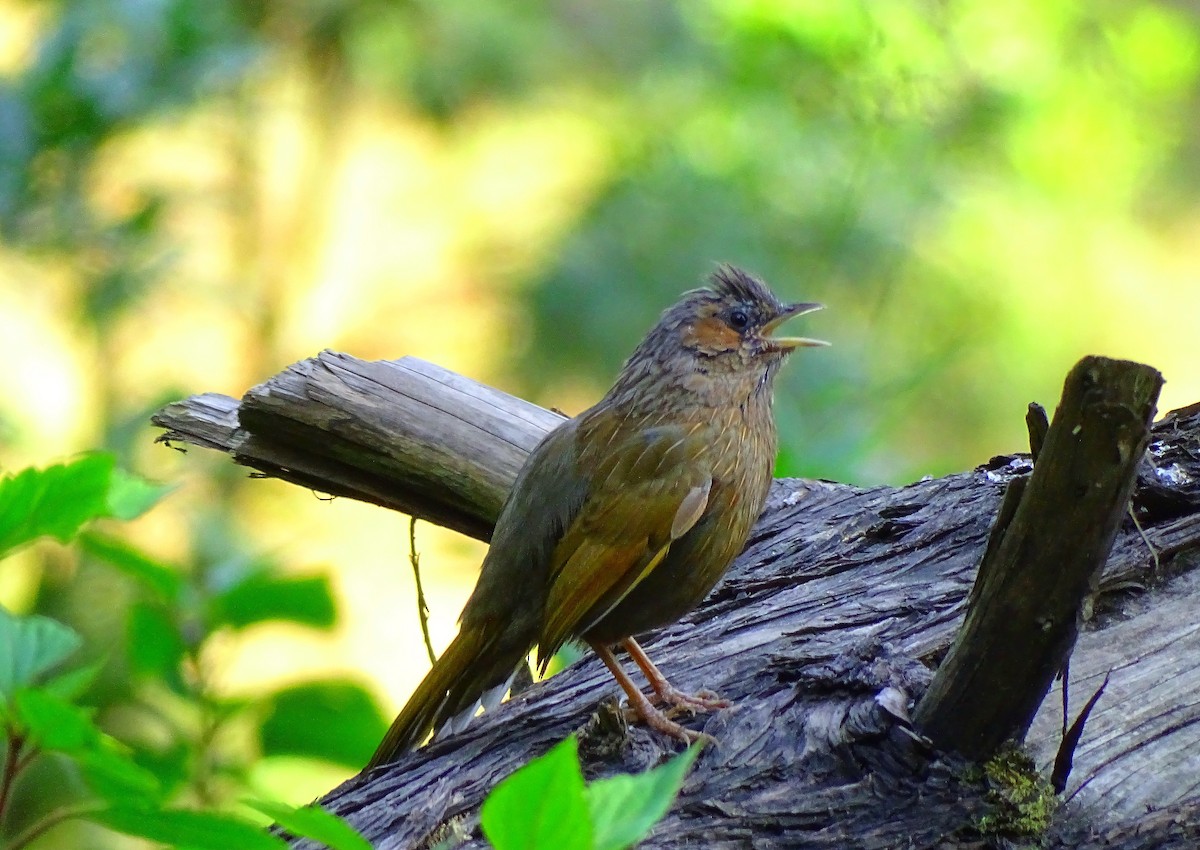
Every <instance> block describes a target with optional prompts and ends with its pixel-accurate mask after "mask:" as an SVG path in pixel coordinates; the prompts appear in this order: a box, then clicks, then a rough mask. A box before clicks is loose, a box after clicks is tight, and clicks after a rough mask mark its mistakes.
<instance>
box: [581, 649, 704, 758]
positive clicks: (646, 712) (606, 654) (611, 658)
mask: <svg viewBox="0 0 1200 850" xmlns="http://www.w3.org/2000/svg"><path fill="white" fill-rule="evenodd" d="M592 649H593V650H594V651H595V653H596V654H597V655H599V656H600V660H601V661H603V662H604V666H605V667H607V668H608V672H610V673H612V675H613V678H614V679H616V680H617V684H618V685H620V686H621V690H623V691H624V692H625V696H626V697H627V698H628V700H629V707H630V708H631V709H632V710H633V712H634V714H636V715H637V717H638V718H639V719H640V720H641V721H642V722H643V723H645V724H646V725H647V726H649V727H650V728H651V729H654V730H655V731H658V732H662V733H663V734H664V735H670V736H671V737H672V738H678V739H679V740H681V741H683V742H684V743H686V744H690V743H692V742H693V741H698V740H702V739H703V740H711V736H709V735H705V734H704V733H703V732H693V731H692V730H691V729H685V728H684V727H682V726H680V725H679V724H678V723H676V722H675V721H674V720H672V719H671V718H669V717H667V715H665V714H663V713H662V712H661V711H659V710H658V709H657V708H655V707H654V706H653V705H651V704H650V700H649V698H648V697H647V696H646V695H645V694H644V693H642V691H641V689H640V688H638V686H637V685H636V684H635V683H634V681H633V679H630V678H629V674H628V673H626V672H625V670H624V669H623V668H622V667H621V664H620V662H618V661H617V658H616V656H615V655H613V653H612V650H611V649H609V648H608V647H607V646H605V645H604V644H602V643H593V644H592Z"/></svg>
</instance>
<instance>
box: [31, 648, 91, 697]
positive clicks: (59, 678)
mask: <svg viewBox="0 0 1200 850" xmlns="http://www.w3.org/2000/svg"><path fill="white" fill-rule="evenodd" d="M103 669H104V659H103V658H97V659H96V660H95V661H92V662H90V663H88V664H84V665H83V666H82V667H74V668H72V669H70V670H64V671H63V672H61V673H56V674H55V675H53V676H48V677H47V678H46V680H45V681H44V682H42V684H41V686H40V687H41V689H42V690H44V691H45V692H46V693H50V694H54V695H55V696H57V697H61V698H62V699H65V700H68V701H70V702H74V701H76V700H77V699H78V698H79V696H80V694H82V693H83V692H84V691H86V690H87V689H88V688H89V687H90V686H91V684H92V682H94V681H95V680H96V677H97V676H99V675H100V671H101V670H103Z"/></svg>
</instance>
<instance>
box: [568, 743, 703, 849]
mask: <svg viewBox="0 0 1200 850" xmlns="http://www.w3.org/2000/svg"><path fill="white" fill-rule="evenodd" d="M698 755H700V745H699V744H693V745H692V746H690V747H688V748H687V749H686V750H684V751H683V752H682V753H680V754H679V755H677V756H675V757H674V758H672V759H671V760H670V761H668V762H667V763H666V764H662V765H659V766H658V767H656V768H653V769H651V770H647V771H646V772H645V773H639V774H634V775H630V774H623V775H620V776H612V777H609V778H608V779H599V780H597V781H595V782H593V783H592V784H591V785H589V786H588V787H587V791H586V792H585V796H586V798H587V804H588V811H589V812H590V813H591V821H592V826H593V829H594V830H595V850H624V848H626V847H632V846H633V845H634V844H636V843H637V842H639V841H641V840H642V839H643V838H645V837H646V834H647V833H648V832H649V831H650V828H651V827H653V826H654V824H656V823H658V822H659V821H660V820H662V818H663V816H664V815H665V814H666V813H667V811H668V810H669V809H670V808H671V803H672V802H673V801H674V800H675V795H676V794H678V793H679V788H680V786H681V785H682V784H683V778H684V777H685V776H686V775H687V772H688V769H689V768H690V767H691V766H692V764H693V763H694V762H695V761H696V757H697V756H698Z"/></svg>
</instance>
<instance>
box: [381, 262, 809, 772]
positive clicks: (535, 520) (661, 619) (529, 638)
mask: <svg viewBox="0 0 1200 850" xmlns="http://www.w3.org/2000/svg"><path fill="white" fill-rule="evenodd" d="M822 307H823V305H821V304H817V303H812V302H801V303H794V304H785V303H783V302H781V301H780V300H779V299H778V298H777V297H776V296H775V295H774V293H772V291H771V290H770V289H769V288H768V287H767V285H766V284H765V283H764V282H763V281H761V280H760V279H759V278H757V277H755V276H753V275H752V274H750V273H748V272H746V271H744V270H743V269H740V268H737V267H734V266H730V265H720V266H718V267H717V268H716V269H715V271H714V272H713V273H712V274H711V275H710V277H709V280H708V282H707V286H704V287H702V288H699V289H694V290H691V291H689V292H686V293H684V294H683V295H682V296H681V298H680V299H679V301H678V302H677V303H675V304H674V305H673V306H671V307H669V308H668V309H667V310H666V311H665V312H664V313H663V314H662V315H661V317H660V318H659V320H658V322H657V323H656V324H655V325H654V327H653V328H652V329H651V330H650V331H649V333H648V334H647V335H646V337H645V338H644V339H643V340H642V342H641V343H640V344H639V345H638V346H637V348H636V349H635V350H634V352H633V354H632V355H631V356H630V357H629V359H628V360H627V361H626V363H625V365H624V366H623V368H622V369H621V371H620V373H619V375H618V376H617V379H616V381H615V383H614V384H613V386H612V388H611V389H610V390H609V391H608V392H607V393H606V394H605V395H604V397H603V398H602V399H601V400H600V401H599V402H597V403H596V404H595V405H594V406H592V407H591V408H589V409H587V410H585V411H584V412H583V413H581V414H579V415H578V416H576V417H574V418H572V419H568V420H565V421H564V422H563V423H562V424H561V425H559V426H557V427H556V428H554V429H553V430H552V431H551V432H550V433H549V434H547V436H546V437H545V438H544V439H543V440H542V441H541V442H540V443H539V444H538V445H537V447H536V448H534V450H533V451H532V452H531V453H530V455H529V457H528V458H527V459H526V461H525V463H524V464H523V466H522V467H521V469H520V471H519V472H518V474H517V478H516V481H515V483H514V484H513V487H512V489H511V491H510V492H509V494H508V497H507V499H506V500H505V503H504V505H503V507H502V509H501V511H500V515H499V517H498V519H497V521H496V526H495V530H494V532H493V535H492V540H491V545H490V548H489V550H488V552H487V554H486V556H485V557H484V560H483V564H482V566H481V568H480V574H479V579H478V582H477V584H476V586H475V589H474V591H473V592H472V594H471V596H470V597H469V598H468V600H467V603H466V605H465V606H464V608H463V611H462V614H461V616H460V618H459V631H458V635H457V636H456V637H455V638H454V640H453V641H452V642H451V643H450V645H449V646H448V647H447V648H446V650H445V651H444V652H443V654H442V655H441V656H440V657H439V658H438V660H437V661H436V662H435V663H434V665H433V667H432V668H431V669H430V671H429V673H428V674H427V675H426V676H425V678H424V680H423V681H422V682H421V683H420V684H419V685H418V686H417V689H416V690H415V691H414V692H413V694H412V696H411V697H410V698H409V700H408V702H407V703H406V704H405V705H404V707H403V708H402V709H401V711H400V713H399V715H398V716H397V717H396V719H395V721H394V722H393V723H392V725H391V727H390V728H389V729H388V731H387V734H386V735H385V737H384V739H383V741H382V742H381V743H380V744H379V747H378V749H377V750H376V752H375V754H374V756H372V758H371V761H370V762H369V763H368V765H367V769H370V768H374V767H378V766H381V765H384V764H387V763H389V762H392V761H395V760H396V759H397V758H398V757H399V756H400V755H402V754H403V753H406V752H409V751H411V750H413V749H415V748H416V747H418V746H419V745H421V744H422V742H424V741H425V740H426V739H427V738H428V737H429V736H430V735H431V734H434V736H435V738H441V737H443V736H444V735H446V734H451V733H457V732H459V731H461V730H462V729H464V728H465V727H466V724H467V723H468V722H469V721H470V720H471V718H472V717H473V716H474V715H475V714H476V713H477V711H478V710H479V708H480V707H482V708H483V709H484V710H485V711H490V710H491V709H492V708H494V707H495V706H496V705H497V704H498V703H499V702H500V701H501V700H502V699H503V697H504V694H505V693H506V692H507V691H508V689H509V686H510V684H511V681H512V678H513V675H514V673H515V671H516V670H517V669H518V667H519V666H521V665H526V664H527V663H528V661H527V659H528V656H529V653H530V652H531V650H532V649H533V647H534V646H535V645H536V646H537V666H538V669H539V670H540V671H541V672H542V673H543V674H544V672H545V670H546V666H547V664H548V663H549V661H550V659H551V657H552V656H553V655H554V654H555V652H557V651H558V649H559V648H560V647H561V646H562V645H563V644H564V643H566V642H568V641H573V640H581V641H584V642H586V643H587V644H588V645H590V646H591V648H592V650H593V651H594V652H595V654H596V655H598V656H599V657H600V659H601V660H602V661H603V663H604V664H605V666H606V667H607V668H608V669H609V671H610V672H611V673H612V675H613V677H614V678H615V679H616V680H617V683H618V684H619V685H620V686H621V689H622V690H623V691H624V692H625V695H626V698H627V701H628V705H629V710H630V712H631V713H632V714H633V715H634V717H635V719H639V720H641V721H642V722H643V723H644V724H645V725H646V726H648V727H649V728H651V729H654V730H657V731H658V732H661V733H663V734H665V735H668V736H671V737H674V738H679V739H682V740H684V741H691V740H694V739H696V738H698V737H702V736H701V735H700V734H699V733H696V732H693V731H691V730H688V729H686V728H684V727H683V726H682V725H680V724H679V723H677V722H676V721H674V720H673V719H671V717H670V716H668V714H667V713H664V712H663V711H662V710H661V709H659V708H658V707H656V706H655V704H654V703H653V702H651V700H650V698H649V697H648V696H647V695H646V694H644V693H643V692H642V691H641V690H640V688H639V687H638V685H637V684H636V683H635V682H634V681H633V679H631V678H630V676H629V674H628V673H627V672H626V671H625V669H624V668H623V667H622V665H621V663H620V662H619V661H618V660H617V658H616V656H615V654H614V652H613V650H614V647H621V648H623V649H624V650H625V651H626V652H627V653H628V655H629V656H630V658H631V659H632V660H633V662H634V664H635V665H636V666H637V667H638V668H639V669H640V670H641V671H642V673H643V675H644V676H645V677H646V679H647V681H648V683H649V685H650V688H651V689H652V691H653V692H654V696H655V698H656V702H657V703H659V704H660V705H665V706H667V707H668V709H670V710H679V709H684V710H689V711H692V712H695V711H713V710H717V709H720V708H723V707H725V706H728V705H729V704H730V703H729V702H727V701H725V700H722V699H720V698H719V697H717V696H716V695H715V694H712V693H710V692H707V691H701V692H699V693H697V694H689V693H685V692H683V691H681V690H678V689H676V688H675V687H674V686H672V685H671V684H670V683H669V682H668V681H667V679H666V677H665V676H664V675H663V674H662V673H661V672H660V671H659V669H658V667H657V666H655V664H654V663H653V662H652V661H651V660H650V658H649V656H647V655H646V653H645V652H644V651H643V650H642V648H641V646H640V645H639V644H638V642H637V640H636V637H635V636H637V635H641V634H643V633H645V632H648V631H651V630H654V629H657V628H660V627H662V626H664V625H668V624H670V623H673V622H675V621H676V620H678V619H679V618H680V617H682V616H683V615H684V614H686V613H687V612H689V611H690V610H692V609H693V608H695V607H696V606H697V605H698V604H699V603H700V601H701V600H702V599H703V598H704V597H705V596H706V595H707V594H708V592H709V591H710V590H711V589H712V588H713V587H714V586H715V585H716V583H717V582H718V581H719V580H720V578H721V576H722V575H724V573H725V571H726V569H727V568H728V566H729V564H730V563H731V562H732V561H733V559H734V558H735V557H736V556H737V555H738V553H739V552H741V550H742V548H743V547H744V546H745V544H746V540H747V538H748V537H749V534H750V530H751V527H752V526H753V524H754V522H755V520H757V518H758V516H759V514H760V513H761V512H762V508H763V505H764V503H765V501H766V497H767V490H768V488H769V487H770V483H771V480H772V477H773V471H774V465H775V457H776V453H777V445H778V436H777V431H776V426H775V421H774V417H773V414H772V404H773V395H774V382H775V377H776V375H777V373H778V371H779V368H780V366H781V365H782V364H783V363H784V361H785V360H786V359H787V357H788V355H789V354H790V353H791V352H792V351H793V350H795V349H797V348H801V347H807V346H822V345H827V344H828V343H825V342H823V341H821V340H815V339H808V338H805V337H784V336H776V335H774V334H775V331H776V330H777V329H778V328H779V326H780V325H781V324H783V322H785V321H786V320H788V319H791V318H793V317H795V316H800V315H804V314H806V313H811V312H813V311H815V310H820V309H822Z"/></svg>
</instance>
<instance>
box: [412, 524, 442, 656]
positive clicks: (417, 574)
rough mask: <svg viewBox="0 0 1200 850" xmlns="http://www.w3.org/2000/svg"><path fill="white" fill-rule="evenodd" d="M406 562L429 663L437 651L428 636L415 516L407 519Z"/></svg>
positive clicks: (426, 611) (426, 610) (427, 614)
mask: <svg viewBox="0 0 1200 850" xmlns="http://www.w3.org/2000/svg"><path fill="white" fill-rule="evenodd" d="M408 562H409V563H410V564H412V568H413V578H414V579H416V581H417V616H418V617H420V618H421V635H422V636H423V637H424V638H425V651H426V652H427V653H429V663H430V664H433V663H434V662H436V661H437V653H436V652H434V651H433V640H432V639H431V638H430V637H429V604H428V603H427V602H426V601H425V588H423V587H422V586H421V556H420V554H418V552H417V518H416V517H415V516H414V517H409V520H408Z"/></svg>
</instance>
